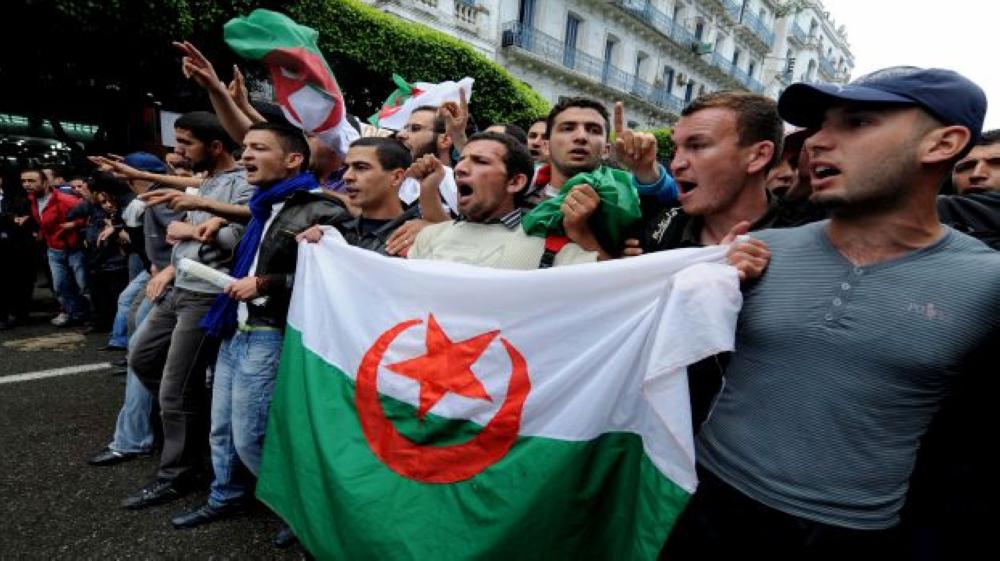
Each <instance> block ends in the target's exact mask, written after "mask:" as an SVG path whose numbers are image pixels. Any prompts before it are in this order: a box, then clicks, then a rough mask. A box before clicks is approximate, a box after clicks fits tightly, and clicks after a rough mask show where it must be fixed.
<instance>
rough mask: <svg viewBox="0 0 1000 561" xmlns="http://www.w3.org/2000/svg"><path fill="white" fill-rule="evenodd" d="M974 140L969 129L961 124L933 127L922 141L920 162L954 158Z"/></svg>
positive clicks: (937, 162)
mask: <svg viewBox="0 0 1000 561" xmlns="http://www.w3.org/2000/svg"><path fill="white" fill-rule="evenodd" d="M970 140H972V133H971V132H969V129H968V128H966V127H963V126H959V125H951V126H948V127H938V128H935V129H932V130H931V131H930V132H928V133H927V134H926V135H925V136H924V139H923V141H921V143H920V155H919V158H920V163H922V164H939V163H941V162H948V161H951V160H954V159H955V158H957V157H958V155H959V154H961V153H962V150H964V149H965V146H966V145H967V144H968V143H969V141H970Z"/></svg>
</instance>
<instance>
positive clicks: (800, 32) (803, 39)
mask: <svg viewBox="0 0 1000 561" xmlns="http://www.w3.org/2000/svg"><path fill="white" fill-rule="evenodd" d="M792 39H795V40H796V41H798V43H799V44H800V45H803V46H804V45H805V44H806V43H808V42H809V35H808V34H807V33H806V30H805V29H802V28H801V27H799V24H797V23H792Z"/></svg>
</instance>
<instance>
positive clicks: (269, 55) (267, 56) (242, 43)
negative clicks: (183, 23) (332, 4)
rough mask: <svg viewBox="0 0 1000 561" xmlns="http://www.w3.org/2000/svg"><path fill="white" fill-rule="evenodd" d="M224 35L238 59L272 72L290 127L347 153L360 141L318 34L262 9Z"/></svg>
mask: <svg viewBox="0 0 1000 561" xmlns="http://www.w3.org/2000/svg"><path fill="white" fill-rule="evenodd" d="M224 35H225V39H226V44H228V45H229V47H230V48H231V49H233V51H235V52H236V54H238V55H240V56H241V57H243V58H247V59H250V60H256V61H259V62H261V63H263V64H265V65H266V66H267V68H268V70H269V71H270V72H271V81H272V82H273V83H274V93H275V96H276V97H277V102H278V105H279V106H280V107H281V110H282V111H283V112H284V114H285V117H286V118H287V119H288V120H289V121H290V122H291V123H293V124H295V125H296V126H298V127H300V128H301V129H302V130H304V131H306V132H309V133H313V134H315V135H316V136H318V137H319V138H320V140H322V141H323V142H325V143H326V144H327V145H329V146H330V147H331V148H333V149H334V150H336V151H337V152H338V153H340V154H345V153H347V147H348V145H350V143H351V142H353V141H354V140H355V139H357V138H358V137H359V136H360V135H359V134H358V132H357V130H355V129H354V127H352V126H351V125H350V124H349V123H348V122H347V119H346V116H347V111H346V109H345V107H344V96H343V95H342V94H341V91H340V86H339V85H337V80H336V79H335V78H334V77H333V72H332V71H331V70H330V67H329V66H328V65H327V63H326V60H325V59H324V58H323V53H321V52H320V50H319V46H318V45H317V43H316V39H317V37H318V36H319V34H318V33H317V32H316V30H315V29H312V28H310V27H306V26H304V25H299V24H297V23H295V22H294V21H292V19H291V18H289V17H288V16H286V15H284V14H279V13H277V12H272V11H270V10H262V9H260V10H254V11H253V12H251V13H250V15H249V16H246V17H237V18H233V19H231V20H229V21H228V22H227V23H226V25H225V27H224Z"/></svg>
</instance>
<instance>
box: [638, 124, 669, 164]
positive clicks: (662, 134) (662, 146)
mask: <svg viewBox="0 0 1000 561" xmlns="http://www.w3.org/2000/svg"><path fill="white" fill-rule="evenodd" d="M645 132H649V133H653V136H655V137H656V159H657V160H658V161H660V162H664V163H666V162H669V161H670V160H672V159H673V157H674V137H673V134H674V131H673V130H671V129H668V128H662V129H653V130H648V131H645Z"/></svg>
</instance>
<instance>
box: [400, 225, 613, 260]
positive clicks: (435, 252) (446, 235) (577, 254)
mask: <svg viewBox="0 0 1000 561" xmlns="http://www.w3.org/2000/svg"><path fill="white" fill-rule="evenodd" d="M544 252H545V239H544V238H539V237H537V236H529V235H527V234H525V233H524V230H523V229H522V228H521V227H520V226H517V227H516V228H514V229H513V230H510V229H508V228H507V227H506V226H504V225H503V224H476V223H472V222H464V221H463V222H441V223H439V224H433V225H431V226H427V227H426V228H424V229H423V230H421V231H420V234H418V235H417V239H416V240H414V242H413V246H412V247H411V248H410V252H409V254H408V255H407V257H409V258H410V259H435V260H439V261H453V262H456V263H466V264H469V265H481V266H483V267H493V268H496V269H537V268H538V264H539V262H540V261H541V259H542V254H543V253H544ZM596 260H597V252H594V251H586V250H584V249H583V248H581V247H580V246H578V245H576V244H575V243H568V244H566V246H565V247H563V248H562V249H561V250H560V251H559V253H558V254H556V258H555V262H554V263H553V266H555V267H558V266H561V265H574V264H577V263H593V262H594V261H596Z"/></svg>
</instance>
